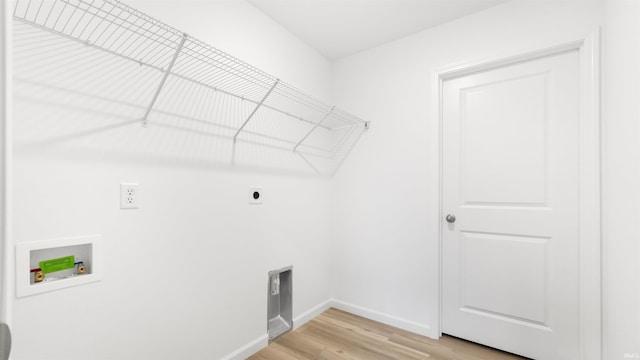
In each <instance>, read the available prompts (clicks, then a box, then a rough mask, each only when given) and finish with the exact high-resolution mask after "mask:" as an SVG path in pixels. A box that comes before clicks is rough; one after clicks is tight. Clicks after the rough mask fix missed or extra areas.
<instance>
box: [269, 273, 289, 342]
mask: <svg viewBox="0 0 640 360" xmlns="http://www.w3.org/2000/svg"><path fill="white" fill-rule="evenodd" d="M292 285H293V276H292V266H288V267H285V268H282V269H278V270H273V271H269V289H268V295H267V299H268V301H267V303H268V304H267V332H268V333H269V340H273V339H275V338H276V337H278V336H280V335H282V334H284V333H286V332H287V331H289V330H291V329H292V328H293V298H292V295H293V286H292Z"/></svg>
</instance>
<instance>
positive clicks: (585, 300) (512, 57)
mask: <svg viewBox="0 0 640 360" xmlns="http://www.w3.org/2000/svg"><path fill="white" fill-rule="evenodd" d="M574 50H577V51H579V53H580V125H579V126H580V130H579V132H580V134H579V148H580V157H579V161H580V172H579V183H580V184H579V186H580V190H579V193H580V209H579V212H580V215H579V216H580V225H579V227H580V230H579V233H580V254H579V257H580V260H579V261H580V269H579V271H580V275H579V282H580V283H579V288H580V291H579V303H580V304H579V306H580V309H579V314H580V358H581V359H583V360H591V359H593V360H597V359H601V358H602V320H601V314H602V304H601V288H602V286H601V279H602V275H601V271H602V270H601V267H602V265H601V205H600V202H601V185H600V176H601V175H600V61H599V58H600V30H599V29H596V30H595V31H593V32H592V33H591V34H589V35H588V36H586V37H585V38H583V39H579V40H576V41H572V42H569V43H562V44H558V45H555V46H551V47H546V48H543V49H534V50H529V51H526V50H525V51H520V52H511V53H506V54H502V55H501V56H497V57H493V58H491V59H484V60H480V61H472V62H468V63H465V64H462V65H460V64H456V65H452V66H449V67H445V68H442V69H439V70H436V71H434V72H433V74H434V75H433V86H434V91H433V94H435V96H434V102H435V104H434V106H433V109H434V110H435V112H436V113H435V114H433V117H432V119H434V120H433V121H435V122H436V123H435V124H433V127H432V128H433V129H437V131H435V134H434V137H433V138H432V140H433V142H434V143H435V144H437V150H436V151H435V154H436V156H437V160H435V161H434V163H437V164H439V166H438V171H437V172H436V173H435V174H434V176H435V177H436V178H435V179H433V180H434V181H433V183H434V184H437V188H436V189H433V191H437V193H436V194H435V196H434V197H437V198H438V199H439V202H438V204H437V206H438V211H437V212H435V213H436V214H438V219H437V223H438V224H439V225H438V226H439V229H438V248H439V276H438V279H439V282H438V285H437V286H438V288H437V289H435V291H436V292H437V294H438V304H437V306H438V309H437V314H438V319H437V323H436V326H437V329H435V330H436V334H438V336H442V330H441V329H442V301H443V300H442V281H443V280H442V276H443V261H444V259H443V253H442V241H443V219H444V212H443V199H442V189H443V180H442V175H443V161H444V160H443V156H442V154H443V134H442V121H443V117H442V96H443V94H442V86H443V83H444V81H446V80H448V79H452V78H457V77H460V76H464V75H468V74H472V73H477V72H480V71H485V70H490V69H495V68H498V67H502V66H506V65H512V64H516V63H520V62H525V61H530V60H534V59H538V58H542V57H546V56H550V55H555V54H560V53H564V52H567V51H574Z"/></svg>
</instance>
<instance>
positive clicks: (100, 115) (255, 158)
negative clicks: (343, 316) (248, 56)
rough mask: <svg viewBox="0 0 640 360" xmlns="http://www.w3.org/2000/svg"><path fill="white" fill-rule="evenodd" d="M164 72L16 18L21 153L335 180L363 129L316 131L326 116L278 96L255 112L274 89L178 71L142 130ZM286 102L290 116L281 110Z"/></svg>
mask: <svg viewBox="0 0 640 360" xmlns="http://www.w3.org/2000/svg"><path fill="white" fill-rule="evenodd" d="M176 64H178V63H176ZM184 66H186V65H184ZM163 74H164V70H163V69H160V70H159V69H157V68H153V67H150V66H143V64H142V62H141V63H136V62H133V61H130V60H128V59H124V58H122V57H118V56H114V55H113V54H111V53H109V52H106V51H101V50H100V49H97V48H96V47H94V46H87V45H86V44H82V43H80V42H78V41H77V39H75V40H74V39H69V38H66V37H63V36H59V34H56V33H52V32H51V31H50V30H46V29H42V28H38V27H34V26H32V24H28V23H24V22H20V21H14V117H15V125H14V143H15V147H16V151H17V153H19V154H21V155H24V156H44V155H53V156H62V157H65V158H73V159H78V160H82V161H96V160H100V161H112V162H116V163H123V162H143V163H145V164H149V165H157V166H171V167H176V166H178V167H179V166H186V167H191V168H193V167H200V168H204V169H227V170H231V169H233V170H234V171H237V170H240V171H261V172H270V173H271V172H273V173H286V174H292V175H300V176H331V175H333V174H334V173H335V171H337V169H338V168H339V166H340V165H341V163H342V161H343V160H344V159H345V158H346V156H347V155H348V154H349V152H350V150H351V149H352V148H353V146H355V144H356V142H357V141H358V139H359V138H360V136H361V135H362V133H363V132H364V130H365V129H366V128H365V127H363V126H335V127H331V128H329V127H327V126H324V124H319V123H320V122H321V121H323V120H324V118H323V117H322V114H321V113H319V114H316V113H314V114H309V112H308V111H307V113H303V114H305V118H304V119H303V118H302V117H300V116H294V115H293V113H298V112H296V111H298V110H299V108H301V106H302V105H304V104H297V103H296V99H295V98H292V99H287V100H286V101H288V103H287V104H283V103H282V102H283V101H285V100H282V99H278V96H272V97H270V98H269V99H268V100H267V101H265V103H264V105H266V106H262V107H260V109H259V111H255V110H256V108H257V103H258V101H257V100H256V99H260V98H262V97H264V96H265V94H267V93H268V92H269V90H270V89H269V87H265V86H263V85H262V84H258V85H256V84H251V83H250V82H249V83H247V85H246V89H244V88H241V87H242V86H243V85H242V84H241V83H238V84H233V86H234V89H235V91H236V93H242V94H244V93H245V92H246V94H247V96H246V98H245V97H244V96H235V95H234V96H229V94H228V93H227V92H225V91H219V90H218V89H216V88H213V87H211V86H206V85H204V84H202V83H198V82H197V81H193V79H191V78H184V77H181V76H177V75H174V74H173V73H172V74H171V75H169V76H168V77H167V80H166V83H165V84H164V86H163V87H162V89H161V91H160V92H159V95H158V98H157V101H156V102H155V103H154V104H153V107H151V110H150V113H149V116H148V126H147V127H143V126H142V119H143V118H144V114H145V113H146V112H147V111H148V109H149V108H150V106H151V104H152V99H153V98H154V96H155V94H156V92H157V91H158V88H159V85H160V84H161V81H162V78H163ZM203 76H206V74H203ZM222 85H223V86H224V85H226V84H222ZM277 86H278V87H277V88H276V89H275V91H274V94H275V93H280V94H284V93H286V92H287V89H288V88H287V86H288V85H286V84H282V85H280V84H278V85H277ZM276 95H277V94H276ZM271 98H273V100H272V99H271ZM281 98H283V99H284V96H281ZM275 101H280V103H279V104H275V103H272V102H275ZM276 105H279V106H278V107H276ZM283 105H286V107H287V109H291V110H292V113H284V112H283V111H281V110H279V109H280V108H282V106H283ZM300 111H302V110H300ZM331 111H333V110H331ZM306 115H309V116H306ZM308 118H311V119H312V120H307V119H308ZM247 120H248V122H247ZM245 122H246V124H245ZM241 128H242V131H240V132H239V131H238V130H239V129H241Z"/></svg>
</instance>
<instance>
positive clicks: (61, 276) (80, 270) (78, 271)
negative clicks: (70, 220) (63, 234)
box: [16, 235, 102, 297]
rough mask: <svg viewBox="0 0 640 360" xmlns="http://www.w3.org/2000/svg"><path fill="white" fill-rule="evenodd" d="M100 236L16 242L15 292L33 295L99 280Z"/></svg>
mask: <svg viewBox="0 0 640 360" xmlns="http://www.w3.org/2000/svg"><path fill="white" fill-rule="evenodd" d="M101 253H102V236H101V235H91V236H84V237H74V238H63V239H51V240H41V241H30V242H23V243H18V244H17V245H16V282H17V284H16V295H17V296H18V297H22V296H29V295H35V294H39V293H44V292H48V291H53V290H60V289H64V288H68V287H71V286H78V285H83V284H88V283H92V282H96V281H100V280H101V279H102V261H101V256H100V255H101Z"/></svg>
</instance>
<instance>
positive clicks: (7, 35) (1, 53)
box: [0, 0, 14, 325]
mask: <svg viewBox="0 0 640 360" xmlns="http://www.w3.org/2000/svg"><path fill="white" fill-rule="evenodd" d="M13 3H14V2H13V1H12V0H6V1H2V2H1V4H0V323H6V324H8V325H11V323H12V304H13V302H12V300H13V274H14V271H13V263H14V262H13V254H14V251H13V242H12V237H11V164H12V147H13V142H12V137H11V126H12V119H13V116H12V101H13V96H12V77H13V75H12V72H11V69H12V54H13V52H12V51H13V49H12V43H13V39H12V36H13V14H12V13H13Z"/></svg>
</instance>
